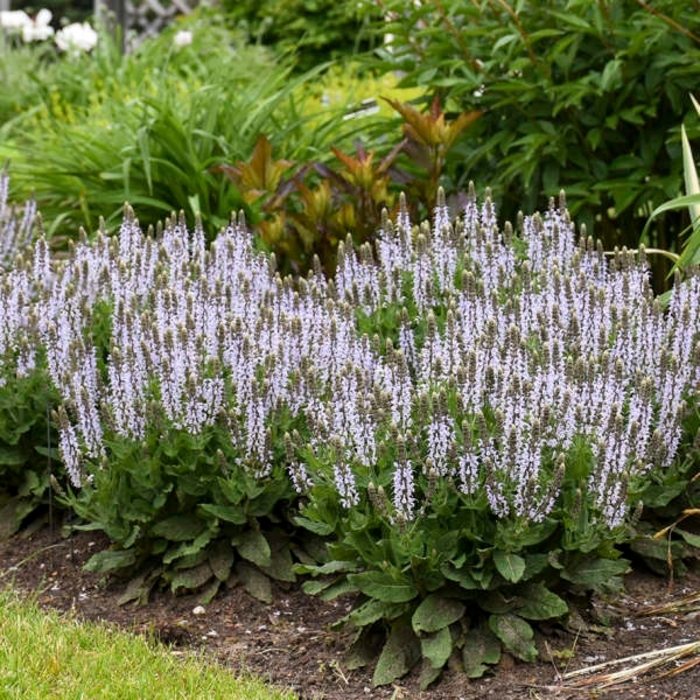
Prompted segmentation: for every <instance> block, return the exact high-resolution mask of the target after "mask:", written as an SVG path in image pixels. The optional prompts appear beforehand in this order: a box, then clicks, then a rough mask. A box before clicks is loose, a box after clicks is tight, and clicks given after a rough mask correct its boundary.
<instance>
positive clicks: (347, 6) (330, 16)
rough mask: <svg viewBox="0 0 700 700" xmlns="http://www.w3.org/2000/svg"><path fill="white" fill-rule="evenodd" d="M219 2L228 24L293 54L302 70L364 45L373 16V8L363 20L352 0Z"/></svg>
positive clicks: (226, 0) (364, 46) (367, 41)
mask: <svg viewBox="0 0 700 700" xmlns="http://www.w3.org/2000/svg"><path fill="white" fill-rule="evenodd" d="M221 6H222V9H223V11H224V12H225V13H226V17H227V20H228V22H230V23H231V24H233V25H234V26H236V27H237V28H240V29H243V30H245V31H246V32H247V33H248V35H249V36H250V38H251V39H252V40H254V41H257V42H259V43H262V44H265V45H267V46H270V47H272V48H274V49H275V50H276V51H278V52H279V53H294V54H295V60H296V63H297V66H298V68H299V69H300V70H302V71H305V70H309V69H310V68H313V66H315V65H317V64H319V63H323V62H325V61H327V60H328V59H337V58H341V57H346V56H348V55H351V54H354V53H357V52H359V51H364V50H367V49H368V48H370V46H371V43H372V41H373V37H372V36H371V34H370V33H369V32H367V31H364V29H365V26H366V24H367V22H368V21H371V20H372V19H376V18H377V17H378V16H379V13H378V12H377V10H376V9H375V11H374V12H373V13H372V14H373V15H374V17H372V18H370V17H365V18H364V19H363V18H361V17H360V16H359V15H358V12H357V7H356V5H355V3H343V2H333V0H287V2H284V3H279V2H275V0H262V2H258V1H256V0H243V1H242V2H241V1H240V0H223V1H222V3H221Z"/></svg>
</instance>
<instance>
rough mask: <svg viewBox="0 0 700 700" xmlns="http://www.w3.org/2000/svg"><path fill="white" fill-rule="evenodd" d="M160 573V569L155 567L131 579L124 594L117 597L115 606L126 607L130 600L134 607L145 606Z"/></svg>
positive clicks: (161, 570) (161, 569)
mask: <svg viewBox="0 0 700 700" xmlns="http://www.w3.org/2000/svg"><path fill="white" fill-rule="evenodd" d="M162 572H163V568H162V567H156V568H155V569H151V570H149V571H144V572H143V573H141V574H139V575H138V576H137V577H136V578H133V579H131V581H129V583H128V584H127V587H126V589H125V591H124V593H122V595H121V596H120V597H119V600H118V601H117V605H126V603H130V602H131V601H132V600H133V601H134V603H135V604H136V605H145V604H146V603H147V602H148V596H149V595H150V593H151V590H152V589H153V586H154V585H155V583H156V581H157V580H158V577H159V576H160V574H161V573H162Z"/></svg>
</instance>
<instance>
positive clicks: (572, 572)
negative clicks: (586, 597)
mask: <svg viewBox="0 0 700 700" xmlns="http://www.w3.org/2000/svg"><path fill="white" fill-rule="evenodd" d="M627 571H629V562H628V561H627V560H626V559H603V558H601V557H586V558H582V559H579V560H578V561H575V562H574V563H573V564H568V565H567V566H566V568H564V570H563V571H562V572H561V577H562V578H563V579H566V580H567V581H571V583H578V584H582V585H584V586H586V587H588V588H596V587H598V586H601V585H604V584H606V583H609V582H611V579H613V578H615V577H616V576H620V575H622V574H624V573H627Z"/></svg>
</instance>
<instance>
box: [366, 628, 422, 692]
mask: <svg viewBox="0 0 700 700" xmlns="http://www.w3.org/2000/svg"><path fill="white" fill-rule="evenodd" d="M418 659H420V643H419V642H418V638H417V637H416V635H415V634H414V633H413V630H412V629H411V625H410V623H409V622H408V621H406V620H398V621H396V622H395V623H394V624H393V625H392V627H391V632H390V633H389V638H388V639H387V642H386V644H385V645H384V648H383V649H382V653H381V654H380V655H379V659H378V660H377V666H376V667H375V669H374V675H373V676H372V683H373V685H375V686H379V685H388V684H389V683H393V682H394V681H395V680H396V679H397V678H401V677H402V676H405V675H406V674H407V673H408V672H409V671H410V670H411V668H412V667H413V666H414V665H415V664H416V663H417V661H418Z"/></svg>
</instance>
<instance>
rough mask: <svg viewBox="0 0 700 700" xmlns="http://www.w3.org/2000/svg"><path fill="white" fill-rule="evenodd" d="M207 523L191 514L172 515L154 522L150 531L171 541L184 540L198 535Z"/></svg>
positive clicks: (192, 538)
mask: <svg viewBox="0 0 700 700" xmlns="http://www.w3.org/2000/svg"><path fill="white" fill-rule="evenodd" d="M206 529H207V524H206V523H205V522H203V521H202V520H200V519H199V518H197V517H196V516H195V515H193V514H189V513H188V514H183V515H173V516H171V517H169V518H165V520H161V521H160V522H158V523H156V524H155V525H154V526H153V528H152V530H151V532H152V533H153V534H154V535H155V536H156V537H165V538H166V539H168V540H171V541H172V542H185V541H187V540H194V539H195V538H197V537H199V535H201V534H202V533H203V532H204V530H206Z"/></svg>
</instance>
